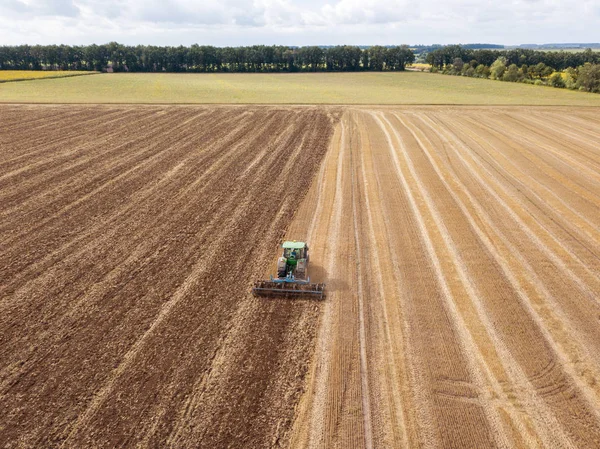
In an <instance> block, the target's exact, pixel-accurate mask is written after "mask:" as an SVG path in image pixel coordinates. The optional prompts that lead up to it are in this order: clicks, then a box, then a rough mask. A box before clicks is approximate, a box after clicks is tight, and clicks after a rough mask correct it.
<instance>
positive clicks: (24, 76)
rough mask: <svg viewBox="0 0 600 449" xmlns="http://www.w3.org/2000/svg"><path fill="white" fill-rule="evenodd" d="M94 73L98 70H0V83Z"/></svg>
mask: <svg viewBox="0 0 600 449" xmlns="http://www.w3.org/2000/svg"><path fill="white" fill-rule="evenodd" d="M94 73H98V72H89V71H72V70H69V71H67V70H0V83H3V82H6V81H26V80H35V79H42V78H64V77H67V76H79V75H92V74H94Z"/></svg>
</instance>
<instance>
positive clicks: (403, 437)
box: [0, 106, 600, 448]
mask: <svg viewBox="0 0 600 449" xmlns="http://www.w3.org/2000/svg"><path fill="white" fill-rule="evenodd" d="M598 117H599V115H598V110H597V109H594V108H589V109H586V108H581V109H576V108H525V107H506V108H502V107H410V108H408V107H406V108H398V107H396V108H393V107H392V108H352V107H344V108H339V109H337V108H327V107H248V106H243V107H242V106H240V107H199V106H198V107H197V106H193V107H192V106H190V107H181V106H179V107H177V106H165V107H158V106H138V107H130V106H116V107H112V106H94V107H87V106H78V107H66V106H64V107H57V106H48V107H43V106H2V107H0V123H1V128H0V206H1V207H0V247H1V248H2V250H1V251H0V270H1V271H0V272H1V277H0V331H1V332H0V417H1V419H0V447H59V446H63V447H115V446H126V447H132V446H141V447H215V448H221V447H248V448H250V447H257V448H258V447H281V446H283V447H319V448H320V447H323V448H325V447H326V448H330V447H338V448H352V447H355V448H362V447H366V448H380V447H410V448H412V447H426V448H429V447H448V448H468V447H473V448H484V447H548V448H556V447H581V448H589V447H599V446H600V302H599V298H600V131H599V129H600V119H599V118H598ZM284 236H287V237H289V238H295V239H306V240H307V241H308V242H309V243H310V246H311V267H310V270H311V271H312V274H311V276H312V278H313V279H314V280H317V281H324V282H326V283H327V288H328V296H327V299H326V300H325V301H323V302H321V303H317V302H310V301H289V300H269V299H261V300H259V299H255V298H252V297H251V296H250V295H249V287H250V283H251V281H252V280H253V279H255V278H260V277H264V276H266V275H268V274H269V273H270V272H271V271H272V269H273V267H272V265H273V259H274V256H275V255H276V252H277V244H278V242H279V241H280V240H281V238H282V237H284Z"/></svg>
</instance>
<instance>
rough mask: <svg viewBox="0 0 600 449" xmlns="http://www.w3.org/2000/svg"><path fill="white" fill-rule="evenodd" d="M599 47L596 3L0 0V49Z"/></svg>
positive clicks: (513, 0) (544, 0)
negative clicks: (593, 44)
mask: <svg viewBox="0 0 600 449" xmlns="http://www.w3.org/2000/svg"><path fill="white" fill-rule="evenodd" d="M111 41H116V42H119V43H122V44H130V45H136V44H152V45H191V44H194V43H198V44H201V45H215V46H238V45H255V44H267V45H272V44H279V45H340V44H349V45H398V44H409V45H415V44H426V45H429V44H456V43H463V44H466V43H481V42H485V43H495V44H505V45H516V44H525V43H537V44H541V43H550V42H553V43H554V42H598V41H600V0H578V1H577V2H568V1H566V0H504V1H502V0H495V1H491V0H421V1H415V0H387V1H384V0H328V1H316V0H255V1H241V0H203V1H194V0H162V1H161V0H0V45H18V44H31V45H33V44H69V45H86V44H92V43H95V44H103V43H107V42H111Z"/></svg>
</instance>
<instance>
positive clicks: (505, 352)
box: [400, 119, 598, 445]
mask: <svg viewBox="0 0 600 449" xmlns="http://www.w3.org/2000/svg"><path fill="white" fill-rule="evenodd" d="M400 120H401V119H400ZM403 124H404V126H407V125H406V123H405V122H403ZM409 129H410V130H411V133H412V134H413V136H414V137H415V138H416V139H417V141H418V142H419V145H420V147H421V148H422V149H423V150H424V152H425V153H426V154H427V155H428V158H429V159H430V161H431V163H432V165H433V166H434V167H435V170H436V172H437V174H438V176H439V177H440V178H441V179H442V180H443V181H444V184H446V188H447V189H448V190H449V191H450V190H451V189H450V188H449V186H448V185H447V183H446V181H445V180H444V178H443V174H442V173H441V171H440V169H439V167H437V166H436V165H435V163H434V162H433V160H432V159H431V156H430V154H429V153H428V151H427V146H428V145H427V144H426V143H424V142H423V141H421V138H423V139H427V137H426V136H425V135H422V136H417V134H416V130H415V129H414V128H413V129H411V128H410V127H409ZM429 144H430V146H431V143H429ZM458 204H459V206H460V207H461V209H462V210H463V213H464V215H465V217H467V218H470V217H471V214H470V213H469V212H468V211H467V210H465V209H464V205H462V204H461V203H460V201H458ZM470 221H471V225H472V227H473V228H474V229H476V231H479V232H478V235H479V237H480V239H481V241H483V242H485V243H486V246H487V247H488V250H489V251H490V252H491V254H494V256H495V258H496V260H497V261H498V262H500V264H501V265H502V267H503V271H504V273H505V275H507V277H508V279H509V280H510V283H511V284H512V287H513V289H514V291H515V292H517V293H518V294H519V297H520V299H521V302H522V304H523V305H524V306H525V308H526V310H528V312H529V313H530V314H531V315H533V318H534V321H535V322H536V323H537V324H538V327H539V329H540V330H541V331H542V333H543V335H544V337H545V338H546V340H547V341H548V343H549V346H550V347H551V348H553V349H554V352H555V354H556V355H557V356H558V357H559V359H561V362H562V363H561V365H562V366H565V367H567V372H568V373H569V371H571V370H569V369H568V367H569V361H568V360H567V359H566V357H564V356H563V353H562V352H561V351H560V349H558V348H557V347H556V345H555V344H554V342H553V341H552V338H551V337H550V336H549V335H548V332H544V331H545V330H546V328H545V326H544V325H543V323H542V321H541V320H540V318H539V316H537V314H535V311H534V310H533V308H532V307H531V306H530V303H529V301H528V298H526V297H525V295H524V294H523V293H522V292H521V289H520V286H519V285H518V282H517V281H516V279H515V276H514V275H513V274H512V273H511V272H510V270H509V269H508V268H507V267H506V265H505V264H503V263H502V261H501V260H500V258H499V257H498V255H497V253H496V251H495V250H494V246H493V244H491V242H489V240H487V238H486V237H485V234H484V233H483V232H481V230H480V229H478V228H477V225H476V224H475V223H474V221H472V220H470ZM467 276H468V275H467ZM464 282H468V278H467V277H465V279H464ZM476 293H477V292H476ZM478 297H479V298H481V297H482V295H481V293H477V294H476V295H474V297H473V300H474V301H476V299H477V298H478ZM486 315H487V314H486V312H485V310H482V316H481V319H482V321H484V322H485V324H486V328H488V329H491V330H492V332H493V333H494V334H495V330H494V327H493V326H492V324H491V321H489V319H487V316H486ZM493 340H494V342H495V345H496V347H497V348H498V349H499V352H500V354H501V357H502V359H503V360H507V361H508V363H507V365H508V366H507V371H509V372H510V371H511V370H510V368H511V366H513V365H517V362H516V360H514V359H513V358H512V357H511V355H510V352H509V349H508V347H506V346H505V345H504V343H503V342H502V338H501V337H500V336H499V335H494V336H493ZM513 371H514V370H513ZM517 374H518V375H519V377H520V379H517V380H516V381H513V382H514V383H516V384H526V383H527V380H526V379H525V375H524V372H520V373H517ZM569 374H572V372H571V373H569ZM572 379H573V380H574V381H575V384H576V385H577V386H578V388H579V389H580V391H581V392H582V393H583V394H584V398H588V402H589V403H590V405H591V404H593V403H594V399H593V395H592V396H590V391H589V389H588V388H587V385H585V384H584V383H582V382H580V381H579V379H578V377H577V376H573V375H572ZM529 388H530V390H531V391H534V390H535V388H533V385H531V386H530V387H529ZM534 394H535V393H534ZM534 401H535V402H537V403H535V412H539V410H541V409H543V407H542V406H541V404H540V403H539V401H537V398H535V399H534ZM529 402H531V399H530V401H529ZM590 410H592V412H593V410H594V409H593V405H591V408H590ZM530 414H533V413H532V411H530ZM596 415H597V414H596ZM595 418H596V420H597V419H598V416H596V417H595ZM552 421H553V418H552V416H551V415H548V413H547V412H546V416H544V417H540V422H546V423H548V422H552ZM548 430H550V429H546V431H548ZM547 444H556V440H554V441H551V442H547ZM563 444H565V445H568V444H569V443H568V440H567V439H566V438H565V439H564V440H563Z"/></svg>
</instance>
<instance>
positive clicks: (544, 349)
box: [290, 107, 600, 448]
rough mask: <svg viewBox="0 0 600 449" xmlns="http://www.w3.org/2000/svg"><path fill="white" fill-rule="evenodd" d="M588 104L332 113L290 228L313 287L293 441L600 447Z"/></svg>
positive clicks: (597, 244) (596, 167) (598, 189)
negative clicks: (303, 239)
mask: <svg viewBox="0 0 600 449" xmlns="http://www.w3.org/2000/svg"><path fill="white" fill-rule="evenodd" d="M597 117H598V116H597V115H596V114H595V113H594V111H590V110H587V111H586V110H573V109H531V108H507V109H503V108H464V107H463V108H452V107H444V108H426V107H425V108H397V109H394V108H383V109H368V108H366V109H350V110H348V111H347V112H346V113H345V115H344V117H343V119H342V121H341V122H340V124H339V125H338V127H337V129H336V133H335V134H334V137H333V140H332V147H331V149H330V151H329V152H328V154H327V156H326V159H325V162H324V164H325V167H324V168H322V170H321V172H320V175H319V177H318V178H317V180H316V181H314V183H313V187H312V189H311V191H310V192H309V194H308V195H307V197H306V200H305V204H303V206H302V208H301V209H300V211H299V213H298V214H297V215H296V219H295V221H294V223H292V226H291V229H290V235H298V234H300V235H302V234H303V231H304V232H305V233H306V234H305V235H307V236H308V239H309V240H310V241H311V242H312V243H311V245H312V246H311V248H312V250H313V256H312V260H313V262H314V263H315V264H317V265H319V266H323V267H326V270H327V281H328V288H329V294H328V299H327V301H326V302H325V303H324V304H323V306H322V307H323V312H322V314H321V317H320V319H321V324H320V330H319V333H318V337H317V343H316V346H315V348H316V352H315V357H314V362H313V366H312V367H311V376H310V378H309V385H308V390H307V391H308V393H307V394H306V395H305V396H304V397H303V398H302V400H301V403H300V406H299V409H298V410H299V411H298V416H297V419H296V421H295V424H294V431H293V433H292V436H291V447H322V448H330V447H340V448H350V447H356V448H362V447H367V448H368V447H375V448H377V447H409V448H414V447H448V448H451V447H452V448H457V447H460V448H468V447H473V448H483V447H548V448H555V447H582V448H588V447H598V445H600V416H599V410H600V383H599V382H598V380H600V325H599V319H600V305H599V302H598V298H599V297H600V227H599V224H600V151H599V146H598V142H600V132H599V131H598V118H597Z"/></svg>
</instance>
